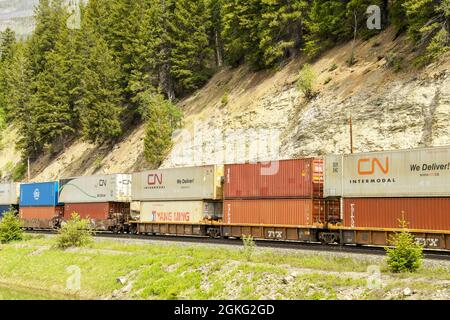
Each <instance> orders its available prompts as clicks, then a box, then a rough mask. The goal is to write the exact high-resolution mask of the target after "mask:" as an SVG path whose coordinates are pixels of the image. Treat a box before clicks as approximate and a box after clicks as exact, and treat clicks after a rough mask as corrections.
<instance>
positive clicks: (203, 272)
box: [0, 237, 450, 299]
mask: <svg viewBox="0 0 450 320" xmlns="http://www.w3.org/2000/svg"><path fill="white" fill-rule="evenodd" d="M0 261H1V263H0V283H4V284H6V285H8V286H9V287H11V286H13V285H19V286H20V287H22V288H33V289H37V290H42V289H45V290H47V291H49V292H50V293H51V295H56V296H61V295H62V296H63V297H69V298H87V299H91V298H93V299H98V298H100V299H101V298H111V297H115V298H132V299H336V298H343V296H344V294H343V293H342V292H347V291H349V290H350V291H351V290H356V291H358V292H360V293H361V294H360V295H359V296H358V298H361V299H365V298H373V297H378V295H381V296H382V294H383V292H381V293H377V292H376V291H370V290H368V289H366V277H365V275H364V274H363V275H362V276H359V277H355V276H354V274H353V273H364V272H366V270H367V267H368V266H369V265H371V264H373V261H370V260H365V259H353V258H349V257H340V256H331V255H317V254H314V253H292V251H289V252H283V251H281V252H280V251H278V252H277V251H274V250H265V249H259V248H257V249H256V250H255V251H254V253H253V254H252V259H251V260H248V259H247V257H246V254H245V252H244V249H243V248H241V249H237V248H228V247H217V246H200V245H180V244H127V243H121V242H118V241H117V242H115V241H107V240H102V241H97V242H94V243H93V244H91V245H90V246H88V247H86V248H81V249H76V250H66V251H62V250H59V249H56V248H55V247H54V239H49V238H42V237H41V238H32V239H30V237H27V240H25V241H22V242H16V243H11V244H8V245H3V246H1V247H0ZM70 266H77V267H79V268H80V270H81V290H80V291H77V292H72V291H69V290H67V289H66V281H67V279H68V277H69V276H70V274H69V273H68V271H67V268H68V267H70ZM381 270H382V273H383V275H385V274H388V275H389V276H390V277H392V279H393V280H392V281H391V282H390V285H392V286H403V285H409V286H411V284H410V283H409V280H410V279H413V280H414V283H416V284H417V288H418V290H431V289H433V290H434V289H437V288H438V287H439V282H440V281H439V280H440V279H450V272H449V270H448V269H445V268H443V267H442V268H436V269H430V268H423V269H420V270H419V272H418V273H416V274H413V275H411V274H407V275H402V274H400V275H394V274H390V273H388V272H387V271H386V266H384V265H381ZM346 272H352V274H350V273H349V274H345V273H346ZM293 274H294V276H292V275H293ZM119 277H128V278H129V281H131V282H132V288H131V289H130V290H128V291H126V292H122V293H120V292H119V291H120V290H122V289H123V288H124V285H122V284H120V283H119V282H118V281H117V278H119ZM289 277H290V279H288V278H289ZM285 279H288V281H286V280H285ZM424 279H426V281H424ZM427 281H428V282H427ZM433 281H434V282H433ZM430 283H431V284H430ZM434 283H436V285H435V284H434ZM389 288H390V287H389ZM389 288H388V289H384V291H386V290H389ZM113 292H115V295H113ZM117 292H119V293H117ZM0 293H1V291H0ZM51 295H50V296H51ZM19 296H20V295H19ZM8 297H9V296H8V295H6V298H8Z"/></svg>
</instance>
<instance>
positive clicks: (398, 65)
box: [384, 52, 403, 72]
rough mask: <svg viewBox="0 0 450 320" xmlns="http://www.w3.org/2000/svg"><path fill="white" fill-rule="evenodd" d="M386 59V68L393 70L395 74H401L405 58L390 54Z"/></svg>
mask: <svg viewBox="0 0 450 320" xmlns="http://www.w3.org/2000/svg"><path fill="white" fill-rule="evenodd" d="M384 58H385V59H386V67H387V68H391V69H393V71H394V72H399V71H400V70H401V69H402V61H403V58H402V57H399V56H397V55H396V54H394V53H392V52H389V53H387V54H386V55H385V57H384Z"/></svg>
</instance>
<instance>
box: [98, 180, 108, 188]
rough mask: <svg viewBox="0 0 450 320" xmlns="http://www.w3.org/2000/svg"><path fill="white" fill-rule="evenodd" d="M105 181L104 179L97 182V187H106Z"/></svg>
mask: <svg viewBox="0 0 450 320" xmlns="http://www.w3.org/2000/svg"><path fill="white" fill-rule="evenodd" d="M107 183H108V182H107V181H106V180H104V179H100V180H99V181H98V185H99V186H100V187H106V185H107Z"/></svg>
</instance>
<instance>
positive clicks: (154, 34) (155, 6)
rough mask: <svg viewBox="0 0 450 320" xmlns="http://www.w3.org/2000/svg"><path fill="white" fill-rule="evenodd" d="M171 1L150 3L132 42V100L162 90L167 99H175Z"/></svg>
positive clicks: (163, 0)
mask: <svg viewBox="0 0 450 320" xmlns="http://www.w3.org/2000/svg"><path fill="white" fill-rule="evenodd" d="M173 8H174V6H173V2H172V0H152V1H151V2H150V3H148V6H147V7H146V9H145V12H144V17H143V19H142V23H141V25H140V27H139V32H138V34H137V37H136V39H135V41H134V43H133V46H134V48H135V55H134V59H133V71H132V77H131V81H130V83H129V88H130V91H131V92H133V96H134V98H133V101H135V102H136V103H137V98H136V97H137V96H138V95H139V94H140V93H143V92H147V91H149V90H150V91H153V90H156V91H161V92H163V93H164V94H165V95H166V97H167V98H168V99H169V100H173V99H174V98H175V90H174V80H173V77H172V74H171V68H172V58H171V57H172V49H173V39H172V37H171V29H170V28H171V25H170V21H172V20H173Z"/></svg>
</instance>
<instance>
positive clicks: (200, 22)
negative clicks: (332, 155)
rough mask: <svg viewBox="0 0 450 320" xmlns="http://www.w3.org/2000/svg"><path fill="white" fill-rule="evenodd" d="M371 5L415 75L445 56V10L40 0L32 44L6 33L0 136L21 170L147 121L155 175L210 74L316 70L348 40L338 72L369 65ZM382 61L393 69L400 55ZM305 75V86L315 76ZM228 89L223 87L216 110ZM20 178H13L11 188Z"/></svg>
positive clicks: (422, 1) (414, 5)
mask: <svg viewBox="0 0 450 320" xmlns="http://www.w3.org/2000/svg"><path fill="white" fill-rule="evenodd" d="M374 4H377V5H379V7H380V8H381V15H382V17H383V19H382V29H383V30H385V29H387V28H390V29H392V30H394V35H393V40H395V39H396V38H398V37H407V39H408V41H409V42H410V44H411V48H410V49H411V52H413V55H414V58H413V59H412V60H411V62H412V63H413V65H414V68H417V70H420V68H423V67H424V66H426V65H428V64H429V63H431V62H433V61H435V60H436V59H437V58H439V57H441V56H442V55H443V54H444V53H445V52H446V51H448V49H449V45H450V41H449V28H450V24H449V17H450V1H448V0H440V1H438V0H405V1H400V0H397V1H396V0H393V1H387V0H385V1H381V0H380V1H378V0H375V1H374V0H370V1H369V0H351V1H346V0H329V1H326V0H278V1H275V0H246V1H242V0H90V1H89V2H87V3H86V4H84V5H83V4H81V5H80V7H79V8H73V7H71V8H68V7H67V5H66V1H63V0H53V1H50V0H41V1H40V2H39V5H38V7H37V8H36V17H35V21H36V28H35V30H34V32H33V34H32V36H31V37H29V38H28V39H26V40H25V41H21V40H17V39H16V37H15V34H14V32H12V31H11V30H6V31H5V32H3V33H2V35H1V46H0V53H1V56H0V57H1V58H0V121H1V126H2V128H3V129H4V130H5V128H6V127H8V126H9V127H8V128H11V127H10V125H13V126H14V127H15V128H17V129H18V132H19V137H20V138H19V139H18V141H17V148H18V149H19V150H21V154H22V158H23V160H24V161H25V159H27V158H28V157H30V158H32V159H33V160H34V161H36V162H39V159H42V158H43V157H46V158H51V157H57V156H58V155H60V154H61V153H62V152H64V150H65V149H66V148H68V147H69V146H70V145H72V144H73V143H74V141H84V142H85V143H91V144H95V145H99V146H105V148H108V146H113V145H114V144H115V143H117V142H118V141H120V140H121V139H123V137H124V135H125V136H126V135H127V134H129V133H130V128H135V127H136V126H137V125H139V124H141V123H143V124H144V129H143V132H142V134H143V136H144V143H143V148H144V155H145V160H146V162H147V164H148V166H158V165H160V164H161V163H162V162H163V161H164V159H165V157H166V156H167V154H168V153H169V152H170V149H171V147H172V143H173V142H172V133H173V132H174V130H176V129H177V128H180V127H182V126H183V119H184V117H183V113H184V112H186V109H187V108H188V106H187V105H186V103H185V101H189V96H190V95H191V94H193V93H194V96H193V97H192V99H194V100H195V92H197V90H199V89H200V88H202V87H203V86H204V85H205V84H206V83H207V82H208V80H209V79H210V78H211V77H212V76H213V75H217V74H218V72H219V75H220V72H222V70H225V69H228V68H242V66H245V67H246V68H249V71H250V72H257V71H259V72H261V70H267V71H268V72H272V71H274V70H279V69H281V68H283V67H284V66H285V65H286V64H288V63H289V62H290V61H293V60H295V59H301V61H302V64H304V62H310V63H313V62H314V61H317V59H319V58H320V57H321V56H323V55H324V54H326V52H327V50H329V49H331V48H333V47H335V46H338V45H343V44H345V43H347V42H349V41H350V42H353V44H350V45H349V46H347V47H346V49H345V55H346V56H345V59H344V60H345V61H344V62H343V65H342V64H341V65H340V67H341V68H344V67H345V68H351V67H352V66H353V65H355V64H356V63H358V61H357V60H358V59H360V60H361V59H364V57H361V56H360V57H358V58H356V56H355V52H354V51H355V49H356V46H355V44H356V43H357V41H367V40H368V39H371V38H372V37H375V36H377V34H378V33H379V32H382V30H368V29H367V27H366V20H367V15H366V10H367V7H368V6H369V5H374ZM69 9H70V10H69ZM78 22H79V23H78ZM387 59H388V60H389V61H388V62H389V65H390V66H391V67H392V68H400V67H399V66H400V65H401V58H400V56H398V55H397V54H395V53H392V54H390V55H389V57H387ZM359 62H360V61H359ZM296 66H297V67H298V70H300V69H301V66H299V65H296ZM331 68H333V66H331ZM336 68H337V66H336V67H335V68H334V69H336ZM236 70H238V69H236ZM298 70H297V73H298ZM302 70H303V71H302V72H303V73H300V79H302V78H303V80H305V79H304V78H308V77H309V78H315V77H316V75H314V74H313V73H309V75H308V70H307V68H305V67H303V69H302ZM306 80H308V79H306ZM331 80H333V79H324V81H328V82H330V81H331ZM328 82H327V83H328ZM310 83H311V81H299V84H298V87H297V90H299V91H300V92H301V93H302V94H303V95H304V96H305V98H307V100H312V99H313V98H314V97H315V95H316V92H314V90H313V88H311V84H310ZM216 84H217V85H218V86H220V85H221V84H220V82H219V83H216ZM238 85H239V84H235V86H238ZM232 90H233V88H232V87H230V88H224V90H223V92H224V93H223V94H222V96H221V101H222V102H221V103H222V105H227V104H228V103H231V102H229V101H228V100H229V99H228V97H227V92H228V91H232ZM247 90H248V92H249V93H251V88H248V87H247ZM180 101H183V102H182V103H179V102H180ZM219 107H220V106H218V108H219ZM218 108H216V111H217V112H221V111H220V110H218ZM213 111H214V110H213ZM23 168H24V167H23V164H19V166H18V167H17V168H14V169H13V170H12V171H13V172H14V173H15V178H16V179H20V178H21V175H23V174H24V170H23ZM72 171H76V170H72Z"/></svg>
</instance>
